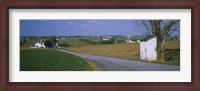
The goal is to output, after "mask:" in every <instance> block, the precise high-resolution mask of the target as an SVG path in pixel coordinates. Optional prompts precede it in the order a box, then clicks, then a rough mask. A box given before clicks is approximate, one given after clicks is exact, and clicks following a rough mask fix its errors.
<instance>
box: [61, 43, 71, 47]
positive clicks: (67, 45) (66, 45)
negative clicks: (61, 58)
mask: <svg viewBox="0 0 200 91" xmlns="http://www.w3.org/2000/svg"><path fill="white" fill-rule="evenodd" d="M62 46H63V47H69V46H70V45H69V44H68V43H62Z"/></svg>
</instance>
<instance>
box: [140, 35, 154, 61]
mask: <svg viewBox="0 0 200 91" xmlns="http://www.w3.org/2000/svg"><path fill="white" fill-rule="evenodd" d="M156 47H157V38H156V37H155V36H148V37H146V38H144V39H142V40H140V59H141V60H146V61H152V60H156V59H157V51H156Z"/></svg>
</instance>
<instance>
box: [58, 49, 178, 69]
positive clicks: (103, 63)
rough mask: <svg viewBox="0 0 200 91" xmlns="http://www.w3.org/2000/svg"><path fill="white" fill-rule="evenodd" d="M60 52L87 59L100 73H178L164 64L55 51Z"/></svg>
mask: <svg viewBox="0 0 200 91" xmlns="http://www.w3.org/2000/svg"><path fill="white" fill-rule="evenodd" d="M57 50H58V51H61V52H66V53H70V54H74V55H76V56H79V57H82V58H86V59H89V60H90V61H91V62H92V63H94V64H95V65H96V66H97V67H98V69H99V70H101V71H179V70H180V67H179V66H171V65H164V64H155V63H147V62H138V61H133V60H125V59H119V58H111V57H102V56H94V55H88V54H80V53H75V52H70V51H67V50H63V49H57Z"/></svg>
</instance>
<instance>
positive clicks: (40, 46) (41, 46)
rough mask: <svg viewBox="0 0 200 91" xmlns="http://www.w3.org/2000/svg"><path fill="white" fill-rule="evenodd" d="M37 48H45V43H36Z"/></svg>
mask: <svg viewBox="0 0 200 91" xmlns="http://www.w3.org/2000/svg"><path fill="white" fill-rule="evenodd" d="M35 48H45V45H44V43H39V42H37V43H35Z"/></svg>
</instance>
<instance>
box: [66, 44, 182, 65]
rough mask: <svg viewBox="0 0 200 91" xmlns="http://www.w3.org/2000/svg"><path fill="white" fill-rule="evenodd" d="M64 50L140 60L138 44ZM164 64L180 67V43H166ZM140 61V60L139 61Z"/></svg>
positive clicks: (82, 46) (87, 46) (80, 47)
mask: <svg viewBox="0 0 200 91" xmlns="http://www.w3.org/2000/svg"><path fill="white" fill-rule="evenodd" d="M65 49H66V50H70V51H74V52H78V53H86V54H91V55H98V56H107V57H115V58H122V59H130V60H140V44H139V43H133V44H128V43H122V44H105V45H79V46H71V47H68V48H65ZM165 56H166V58H165V60H166V61H168V62H165V63H164V64H170V65H180V41H178V40H176V41H166V52H165ZM140 61H141V60H140Z"/></svg>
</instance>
